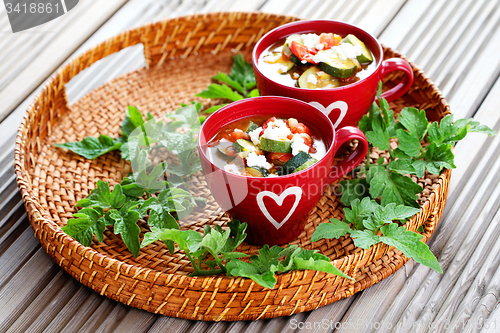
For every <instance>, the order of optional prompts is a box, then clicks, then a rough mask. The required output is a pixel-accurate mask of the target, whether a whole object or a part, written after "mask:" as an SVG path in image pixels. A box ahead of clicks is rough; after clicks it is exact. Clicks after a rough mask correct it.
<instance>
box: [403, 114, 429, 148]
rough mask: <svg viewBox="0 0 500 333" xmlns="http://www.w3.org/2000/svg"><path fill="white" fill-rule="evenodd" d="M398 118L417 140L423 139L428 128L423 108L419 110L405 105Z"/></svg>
mask: <svg viewBox="0 0 500 333" xmlns="http://www.w3.org/2000/svg"><path fill="white" fill-rule="evenodd" d="M398 120H399V123H400V124H402V125H403V126H404V127H405V128H406V129H407V130H408V132H409V133H410V134H411V135H412V136H413V137H415V138H417V139H418V141H419V142H420V141H422V140H423V139H424V136H425V134H426V133H427V129H428V128H429V122H428V120H427V116H426V115H425V111H424V110H421V111H420V112H419V111H418V109H416V108H408V107H406V108H404V109H403V110H402V111H401V114H400V115H399V117H398Z"/></svg>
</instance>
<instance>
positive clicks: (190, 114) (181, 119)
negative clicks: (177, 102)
mask: <svg viewBox="0 0 500 333" xmlns="http://www.w3.org/2000/svg"><path fill="white" fill-rule="evenodd" d="M201 108H202V105H201V103H194V102H192V103H191V104H189V105H186V104H185V105H183V106H182V107H180V108H178V109H177V110H175V113H174V114H169V115H167V118H169V119H178V121H177V122H174V123H175V125H174V126H172V125H171V124H172V123H167V124H166V126H167V125H169V124H170V126H167V127H166V128H165V127H164V128H163V131H164V132H165V131H166V132H174V130H175V128H179V127H188V128H194V129H197V128H199V127H200V126H201V121H200V119H199V114H200V111H201ZM190 134H191V133H190Z"/></svg>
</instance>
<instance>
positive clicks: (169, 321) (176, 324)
mask: <svg viewBox="0 0 500 333" xmlns="http://www.w3.org/2000/svg"><path fill="white" fill-rule="evenodd" d="M193 324H194V322H193V321H191V320H185V319H178V318H170V317H159V318H158V319H157V320H156V321H155V323H154V324H153V326H151V328H150V329H149V331H148V333H160V332H165V331H167V330H168V332H172V333H174V332H175V333H178V332H189V331H190V330H189V329H190V327H192V325H193Z"/></svg>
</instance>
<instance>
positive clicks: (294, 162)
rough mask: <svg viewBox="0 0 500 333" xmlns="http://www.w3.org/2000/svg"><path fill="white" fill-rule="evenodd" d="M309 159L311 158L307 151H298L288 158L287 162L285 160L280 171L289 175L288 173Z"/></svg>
mask: <svg viewBox="0 0 500 333" xmlns="http://www.w3.org/2000/svg"><path fill="white" fill-rule="evenodd" d="M310 159H312V157H311V155H309V154H308V153H305V152H303V151H301V152H300V153H298V154H297V155H295V156H294V157H292V158H291V159H289V160H288V162H286V163H285V164H283V171H282V173H283V174H284V175H289V174H291V173H293V172H295V170H296V169H297V168H299V167H300V166H302V165H304V164H305V163H306V162H307V161H309V160H310Z"/></svg>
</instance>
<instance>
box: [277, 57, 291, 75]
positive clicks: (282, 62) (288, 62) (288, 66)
mask: <svg viewBox="0 0 500 333" xmlns="http://www.w3.org/2000/svg"><path fill="white" fill-rule="evenodd" d="M276 63H277V64H280V65H281V66H282V67H280V69H279V70H278V72H279V73H280V74H286V73H288V71H289V70H290V69H292V68H293V67H294V66H295V63H294V62H293V61H291V60H286V59H283V57H282V58H281V59H279V60H278V61H277V62H276ZM285 68H286V70H285Z"/></svg>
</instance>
